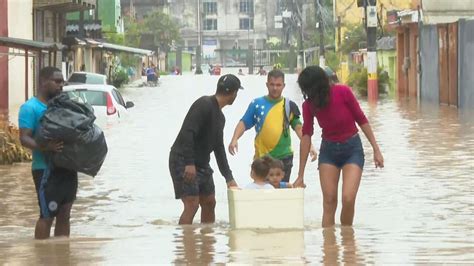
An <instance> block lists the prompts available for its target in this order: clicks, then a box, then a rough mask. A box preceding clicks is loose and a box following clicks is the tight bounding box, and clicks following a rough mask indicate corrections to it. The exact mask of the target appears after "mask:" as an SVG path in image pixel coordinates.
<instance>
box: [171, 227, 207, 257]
mask: <svg viewBox="0 0 474 266" xmlns="http://www.w3.org/2000/svg"><path fill="white" fill-rule="evenodd" d="M215 243H216V238H215V236H214V229H213V228H212V226H204V227H196V226H183V227H182V228H181V231H180V232H178V233H177V235H176V237H175V245H176V246H175V252H174V253H175V255H176V258H175V259H174V263H175V264H179V265H182V264H188V265H189V264H192V265H196V264H199V265H206V264H207V265H208V264H211V263H212V262H213V261H214V253H215V247H214V245H215Z"/></svg>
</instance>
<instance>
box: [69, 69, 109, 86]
mask: <svg viewBox="0 0 474 266" xmlns="http://www.w3.org/2000/svg"><path fill="white" fill-rule="evenodd" d="M74 84H102V85H107V76H105V75H102V74H97V73H89V72H74V73H72V75H71V76H70V77H69V79H68V80H67V85H74Z"/></svg>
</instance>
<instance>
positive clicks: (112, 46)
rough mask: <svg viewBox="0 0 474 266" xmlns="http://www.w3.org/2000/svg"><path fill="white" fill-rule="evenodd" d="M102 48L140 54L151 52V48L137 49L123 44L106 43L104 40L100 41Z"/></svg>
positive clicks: (150, 53)
mask: <svg viewBox="0 0 474 266" xmlns="http://www.w3.org/2000/svg"><path fill="white" fill-rule="evenodd" d="M102 49H104V50H107V51H116V52H124V53H130V54H141V55H152V54H153V51H151V50H145V49H139V48H134V47H128V46H123V45H118V44H113V43H106V42H103V43H102Z"/></svg>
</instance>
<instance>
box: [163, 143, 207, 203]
mask: <svg viewBox="0 0 474 266" xmlns="http://www.w3.org/2000/svg"><path fill="white" fill-rule="evenodd" d="M185 166H186V165H185V163H184V157H183V156H180V155H177V154H174V153H173V152H171V153H170V158H169V168H170V174H171V179H172V180H173V186H174V196H175V198H176V199H182V198H183V197H187V196H209V195H213V194H214V193H215V187H214V179H213V177H212V174H213V173H214V171H213V170H212V168H211V167H210V166H209V165H207V166H206V167H201V166H196V177H195V178H194V181H193V182H185V181H184V178H183V176H184V168H185Z"/></svg>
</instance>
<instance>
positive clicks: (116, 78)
mask: <svg viewBox="0 0 474 266" xmlns="http://www.w3.org/2000/svg"><path fill="white" fill-rule="evenodd" d="M128 81H129V78H128V73H127V71H126V70H125V69H124V68H119V69H117V70H116V71H115V72H114V74H113V77H112V84H113V85H114V86H115V87H116V88H120V87H122V85H124V84H127V83H128Z"/></svg>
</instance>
